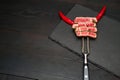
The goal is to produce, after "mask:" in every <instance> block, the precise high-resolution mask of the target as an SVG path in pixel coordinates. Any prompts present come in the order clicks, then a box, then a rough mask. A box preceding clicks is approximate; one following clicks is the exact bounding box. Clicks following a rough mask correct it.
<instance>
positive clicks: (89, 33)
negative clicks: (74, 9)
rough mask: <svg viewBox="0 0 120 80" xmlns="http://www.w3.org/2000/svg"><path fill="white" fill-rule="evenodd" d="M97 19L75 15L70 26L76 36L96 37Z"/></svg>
mask: <svg viewBox="0 0 120 80" xmlns="http://www.w3.org/2000/svg"><path fill="white" fill-rule="evenodd" d="M96 22H97V19H96V18H95V17H76V18H75V20H74V24H73V25H72V28H73V29H75V33H76V36H77V37H91V38H96V37H97V34H96V32H97V28H96Z"/></svg>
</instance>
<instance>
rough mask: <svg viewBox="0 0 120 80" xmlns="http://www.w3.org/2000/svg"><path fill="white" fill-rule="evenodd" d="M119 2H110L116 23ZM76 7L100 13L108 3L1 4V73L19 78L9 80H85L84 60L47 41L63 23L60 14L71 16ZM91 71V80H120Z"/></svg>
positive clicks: (21, 0) (14, 0)
mask: <svg viewBox="0 0 120 80" xmlns="http://www.w3.org/2000/svg"><path fill="white" fill-rule="evenodd" d="M118 1H119V0H110V2H109V3H107V5H108V6H109V12H110V16H113V17H114V18H115V19H116V18H118V19H119V16H118V15H119V12H118V11H120V9H119V5H118ZM74 3H79V4H82V5H84V6H86V7H89V8H91V9H94V10H96V11H97V8H98V9H99V7H100V6H101V5H103V4H104V3H105V1H101V0H98V1H96V0H4V1H3V0H1V2H0V73H6V74H12V75H16V76H17V77H14V76H12V75H9V76H8V77H9V78H8V77H7V80H9V79H10V80H11V79H12V80H15V79H16V80H19V79H21V80H22V79H23V80H24V79H26V78H35V79H38V80H83V79H82V76H83V59H82V57H80V56H78V55H76V54H73V52H71V51H69V50H67V49H65V48H63V47H61V46H60V45H58V44H56V43H55V42H53V41H51V40H50V39H48V35H50V33H51V32H52V31H53V29H54V28H55V27H56V25H57V24H58V23H59V22H60V18H59V17H58V11H59V10H62V11H63V12H64V13H68V12H69V10H70V9H71V8H72V7H73V6H74ZM98 3H100V4H98ZM113 3H114V4H115V5H113ZM117 5H118V6H117ZM113 10H114V11H113ZM119 20H120V19H119ZM89 68H90V69H89V70H90V78H91V80H120V79H119V78H117V77H116V76H114V75H113V74H111V73H108V72H106V71H104V70H103V69H101V68H98V67H96V66H95V65H93V64H91V63H89ZM18 76H23V77H24V78H23V77H18ZM5 79H6V75H1V74H0V80H5ZM28 80H29V79H28Z"/></svg>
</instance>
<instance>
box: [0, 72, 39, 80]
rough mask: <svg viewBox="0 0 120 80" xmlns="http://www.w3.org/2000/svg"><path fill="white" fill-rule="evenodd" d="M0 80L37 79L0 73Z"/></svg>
mask: <svg viewBox="0 0 120 80" xmlns="http://www.w3.org/2000/svg"><path fill="white" fill-rule="evenodd" d="M0 80H38V79H34V78H28V77H23V76H16V75H11V74H4V73H0Z"/></svg>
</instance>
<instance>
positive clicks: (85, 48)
mask: <svg viewBox="0 0 120 80" xmlns="http://www.w3.org/2000/svg"><path fill="white" fill-rule="evenodd" d="M89 53H90V40H89V37H86V39H85V37H82V54H83V56H84V80H89V72H88V71H89V70H88V61H87V57H88V55H89Z"/></svg>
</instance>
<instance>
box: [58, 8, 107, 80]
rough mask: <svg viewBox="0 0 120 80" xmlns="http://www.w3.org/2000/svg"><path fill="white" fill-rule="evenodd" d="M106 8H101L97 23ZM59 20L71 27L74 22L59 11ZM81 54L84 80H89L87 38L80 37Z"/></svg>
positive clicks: (88, 45)
mask: <svg viewBox="0 0 120 80" xmlns="http://www.w3.org/2000/svg"><path fill="white" fill-rule="evenodd" d="M105 10H106V6H103V7H102V9H101V10H100V12H99V13H98V15H97V16H96V19H97V21H99V20H100V19H101V18H102V16H103V14H104V13H105ZM59 16H60V18H61V19H62V20H63V21H64V22H66V23H67V24H70V25H73V24H74V21H72V20H71V19H69V18H68V17H66V16H65V15H64V14H63V13H62V12H61V11H59ZM82 54H83V55H84V80H89V74H88V61H87V57H88V55H89V54H90V40H89V37H82Z"/></svg>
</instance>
